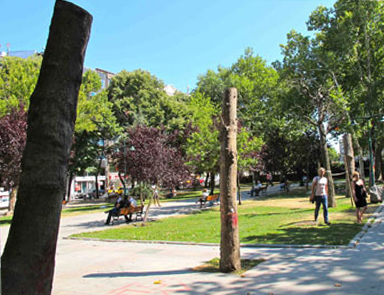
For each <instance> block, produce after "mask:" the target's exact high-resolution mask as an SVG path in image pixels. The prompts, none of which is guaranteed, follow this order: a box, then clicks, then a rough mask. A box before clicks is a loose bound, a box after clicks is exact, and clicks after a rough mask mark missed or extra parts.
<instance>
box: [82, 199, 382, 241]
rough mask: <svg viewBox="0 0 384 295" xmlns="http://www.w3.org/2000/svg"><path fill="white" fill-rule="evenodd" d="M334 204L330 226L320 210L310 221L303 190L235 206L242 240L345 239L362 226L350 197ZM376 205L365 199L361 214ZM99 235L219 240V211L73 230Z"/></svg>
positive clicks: (309, 212)
mask: <svg viewBox="0 0 384 295" xmlns="http://www.w3.org/2000/svg"><path fill="white" fill-rule="evenodd" d="M337 204H338V206H337V207H336V208H330V220H331V222H332V224H331V225H330V226H326V225H324V222H323V217H322V211H321V212H320V214H321V215H320V216H319V220H320V221H321V222H320V224H319V225H315V224H314V222H313V218H314V217H313V213H314V205H313V204H311V203H309V202H308V196H307V195H306V194H305V193H304V192H297V191H294V192H292V193H290V194H288V195H287V194H282V195H276V196H270V197H265V198H263V199H259V200H252V201H246V202H243V205H241V206H239V226H240V242H241V243H251V244H254V243H258V244H321V245H345V244H348V243H349V241H350V240H351V239H352V238H353V237H354V236H355V235H356V234H357V233H358V232H359V231H360V230H361V227H362V225H360V224H357V223H356V222H355V209H354V208H353V207H351V202H350V199H347V198H345V197H341V196H339V197H337ZM377 206H378V205H369V209H368V211H367V213H368V214H366V216H365V220H367V218H369V216H370V215H371V214H372V213H373V212H374V211H375V209H376V208H377ZM75 236H77V237H92V238H100V239H121V240H156V241H182V242H196V243H219V242H220V212H219V208H218V207H215V208H213V209H212V210H206V211H199V212H198V213H195V214H191V215H187V216H180V217H172V218H167V219H163V220H158V221H155V222H151V223H147V225H146V226H144V227H142V226H135V225H134V224H133V225H127V226H120V227H117V228H111V229H107V230H104V231H98V232H88V233H83V234H78V235H75Z"/></svg>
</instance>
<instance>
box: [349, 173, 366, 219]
mask: <svg viewBox="0 0 384 295" xmlns="http://www.w3.org/2000/svg"><path fill="white" fill-rule="evenodd" d="M352 179H353V181H352V193H353V200H354V201H355V205H356V218H357V223H362V221H363V214H364V213H365V210H367V200H366V198H367V189H366V188H365V182H364V179H361V178H360V175H359V172H356V171H355V172H353V174H352Z"/></svg>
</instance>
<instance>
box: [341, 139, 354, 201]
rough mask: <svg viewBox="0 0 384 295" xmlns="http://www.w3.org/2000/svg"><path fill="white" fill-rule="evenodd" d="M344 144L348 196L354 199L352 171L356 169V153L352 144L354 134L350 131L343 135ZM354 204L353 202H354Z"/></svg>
mask: <svg viewBox="0 0 384 295" xmlns="http://www.w3.org/2000/svg"><path fill="white" fill-rule="evenodd" d="M343 145H344V162H345V187H346V196H347V197H348V198H351V202H352V199H353V193H352V182H351V181H352V173H353V172H354V171H355V154H354V151H353V145H352V136H351V134H349V133H346V134H344V136H343ZM352 204H353V202H352Z"/></svg>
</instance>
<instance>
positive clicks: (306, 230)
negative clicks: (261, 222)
mask: <svg viewBox="0 0 384 295" xmlns="http://www.w3.org/2000/svg"><path fill="white" fill-rule="evenodd" d="M361 228H362V225H360V224H331V225H330V226H326V225H319V226H312V227H308V226H306V227H305V226H303V227H300V226H296V227H289V228H282V229H280V230H279V232H278V233H270V234H264V235H250V236H247V237H243V238H241V240H240V242H243V243H255V244H257V243H261V244H290V245H303V244H310V245H347V244H348V243H349V242H350V241H351V240H352V239H353V237H354V236H355V235H356V234H357V233H358V232H359V231H360V230H361Z"/></svg>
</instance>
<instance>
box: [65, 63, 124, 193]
mask: <svg viewBox="0 0 384 295" xmlns="http://www.w3.org/2000/svg"><path fill="white" fill-rule="evenodd" d="M120 130H121V129H120V128H119V126H118V125H117V122H116V119H115V117H114V114H113V112H112V103H111V102H109V101H108V97H107V93H106V91H102V90H101V80H100V77H99V75H98V74H97V73H96V72H94V71H92V70H87V71H86V72H85V73H84V74H83V81H82V84H81V87H80V91H79V98H78V107H77V119H76V125H75V133H74V138H73V143H72V147H71V157H70V163H69V170H68V171H69V179H68V188H67V196H69V193H70V191H71V183H72V179H73V178H74V177H75V176H79V175H84V174H85V173H86V172H91V173H95V178H96V181H95V183H96V197H98V195H99V188H98V181H97V180H98V179H97V177H98V174H99V173H100V172H101V169H102V168H101V163H102V160H103V158H106V157H107V158H108V156H109V155H110V151H109V149H108V147H107V145H106V143H107V142H108V140H111V139H112V138H114V137H116V136H117V135H118V134H119V133H120Z"/></svg>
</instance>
